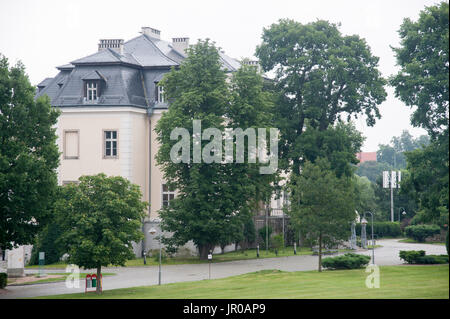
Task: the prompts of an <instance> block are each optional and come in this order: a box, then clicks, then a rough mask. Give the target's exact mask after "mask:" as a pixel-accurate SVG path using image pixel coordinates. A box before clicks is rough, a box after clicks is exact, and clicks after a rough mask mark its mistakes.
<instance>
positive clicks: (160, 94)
mask: <svg viewBox="0 0 450 319" xmlns="http://www.w3.org/2000/svg"><path fill="white" fill-rule="evenodd" d="M156 102H158V103H164V87H163V86H160V85H158V84H156Z"/></svg>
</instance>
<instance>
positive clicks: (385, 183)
mask: <svg viewBox="0 0 450 319" xmlns="http://www.w3.org/2000/svg"><path fill="white" fill-rule="evenodd" d="M383 188H389V171H383Z"/></svg>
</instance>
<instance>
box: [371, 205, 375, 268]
mask: <svg viewBox="0 0 450 319" xmlns="http://www.w3.org/2000/svg"><path fill="white" fill-rule="evenodd" d="M370 215H372V264H373V265H375V242H374V241H373V214H372V213H370Z"/></svg>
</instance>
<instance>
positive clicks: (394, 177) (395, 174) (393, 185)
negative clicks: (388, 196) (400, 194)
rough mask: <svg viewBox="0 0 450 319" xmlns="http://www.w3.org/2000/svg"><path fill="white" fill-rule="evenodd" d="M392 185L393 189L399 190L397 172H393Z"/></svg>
mask: <svg viewBox="0 0 450 319" xmlns="http://www.w3.org/2000/svg"><path fill="white" fill-rule="evenodd" d="M391 184H392V188H397V172H396V171H391Z"/></svg>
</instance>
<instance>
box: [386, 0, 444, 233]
mask: <svg viewBox="0 0 450 319" xmlns="http://www.w3.org/2000/svg"><path fill="white" fill-rule="evenodd" d="M399 35H400V40H401V41H400V47H398V48H394V49H393V50H394V52H395V55H396V58H397V62H398V64H399V66H400V71H399V72H398V73H397V74H396V75H394V76H392V77H391V79H390V84H391V85H392V86H394V87H395V93H396V96H397V97H399V98H400V99H401V100H402V101H403V102H404V103H405V104H406V105H408V106H410V107H414V108H416V109H415V110H414V112H413V114H412V117H411V124H412V125H414V126H417V127H422V128H424V129H426V130H427V131H428V134H429V135H430V145H428V146H426V147H423V148H421V149H417V150H414V151H412V152H409V153H406V159H407V168H408V171H409V172H410V175H409V177H408V178H407V179H405V182H404V185H405V188H404V189H405V191H409V192H410V194H412V195H413V196H414V198H416V199H417V201H418V204H419V210H420V214H418V217H420V220H421V221H423V222H436V223H439V224H441V226H442V225H443V224H447V225H448V209H449V195H448V190H449V126H448V124H449V4H448V2H441V3H440V4H437V5H434V6H430V7H426V8H425V9H424V10H422V11H421V12H420V15H419V19H418V20H417V21H412V20H411V19H405V20H404V21H403V24H402V25H401V27H400V30H399Z"/></svg>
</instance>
